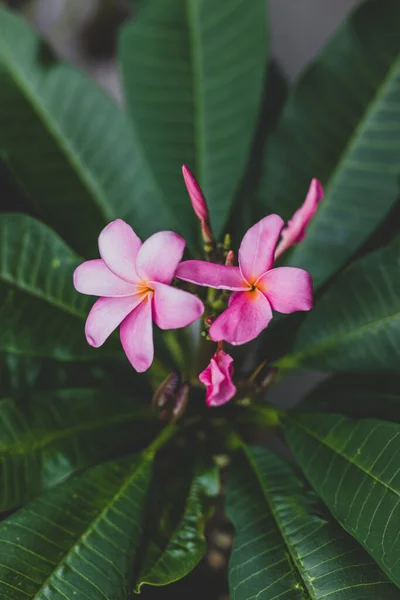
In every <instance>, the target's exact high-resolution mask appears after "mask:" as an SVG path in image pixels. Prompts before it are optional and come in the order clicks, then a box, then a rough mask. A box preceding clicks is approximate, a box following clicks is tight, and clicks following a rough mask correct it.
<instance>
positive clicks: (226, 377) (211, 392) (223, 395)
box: [199, 350, 236, 406]
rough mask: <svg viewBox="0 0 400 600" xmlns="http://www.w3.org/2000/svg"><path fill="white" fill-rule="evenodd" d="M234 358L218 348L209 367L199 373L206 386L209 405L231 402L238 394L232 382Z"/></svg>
mask: <svg viewBox="0 0 400 600" xmlns="http://www.w3.org/2000/svg"><path fill="white" fill-rule="evenodd" d="M232 375H233V358H232V356H230V355H229V354H227V353H226V352H224V351H223V350H218V351H217V352H216V353H215V354H214V356H213V357H212V359H211V361H210V364H209V365H208V367H207V368H206V369H205V370H204V371H203V372H202V373H200V375H199V379H200V381H201V383H203V384H204V385H205V386H206V388H207V392H206V403H207V405H208V406H221V405H222V404H225V403H226V402H229V400H231V399H232V398H233V397H234V395H235V394H236V387H235V385H234V384H233V382H232Z"/></svg>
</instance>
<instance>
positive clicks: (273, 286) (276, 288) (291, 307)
mask: <svg viewBox="0 0 400 600" xmlns="http://www.w3.org/2000/svg"><path fill="white" fill-rule="evenodd" d="M257 288H258V289H259V290H261V291H262V293H263V294H264V295H265V296H266V297H267V298H268V301H269V302H270V304H271V306H272V308H273V309H274V310H276V311H278V312H280V313H284V314H289V313H292V312H296V311H298V310H310V309H311V308H312V306H313V289H312V280H311V275H310V274H309V273H307V271H304V270H303V269H298V268H296V267H277V268H276V269H272V270H271V271H268V273H265V275H263V276H262V277H261V278H260V279H259V280H258V281H257Z"/></svg>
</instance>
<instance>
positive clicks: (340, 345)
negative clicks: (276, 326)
mask: <svg viewBox="0 0 400 600" xmlns="http://www.w3.org/2000/svg"><path fill="white" fill-rule="evenodd" d="M399 269H400V237H398V238H396V240H395V241H394V242H393V243H392V244H390V245H389V246H387V247H386V248H383V249H382V250H379V251H377V252H374V253H372V254H370V255H367V256H365V257H363V258H361V259H360V260H358V261H356V262H355V263H353V264H352V265H350V267H348V268H347V269H346V270H345V271H344V272H343V273H342V274H341V275H339V276H338V278H337V279H336V280H335V281H334V283H333V284H332V285H331V287H330V288H329V289H328V291H327V292H326V293H325V294H324V295H323V296H322V298H321V300H320V301H319V302H318V303H317V305H316V307H315V308H314V309H313V310H312V311H311V312H310V313H309V314H308V315H307V317H306V319H305V321H304V324H303V325H302V327H301V328H300V330H299V333H298V337H297V339H296V341H295V344H294V348H293V354H290V355H288V356H286V357H284V358H283V359H282V360H281V361H280V364H281V365H282V366H288V367H307V368H316V369H325V370H337V371H357V370H358V371H360V370H374V371H378V370H381V371H385V370H386V371H387V370H390V369H391V370H397V369H398V368H399V359H400V303H399V299H400V278H399Z"/></svg>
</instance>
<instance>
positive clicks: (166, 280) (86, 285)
mask: <svg viewBox="0 0 400 600" xmlns="http://www.w3.org/2000/svg"><path fill="white" fill-rule="evenodd" d="M184 248H185V240H184V239H183V238H181V237H180V236H179V235H177V234H176V233H173V232H172V231H160V232H158V233H155V234H154V235H152V236H151V237H149V238H148V239H147V240H146V241H145V242H144V243H142V242H141V240H140V239H139V238H138V236H137V235H136V233H135V232H134V231H133V229H132V228H131V227H130V226H129V225H128V224H127V223H125V222H124V221H122V220H121V219H117V220H116V221H113V222H112V223H110V224H109V225H107V227H106V228H105V229H103V231H102V232H101V233H100V236H99V251H100V256H101V258H100V259H97V260H88V261H87V262H84V263H82V264H81V265H80V266H79V267H78V268H77V269H76V270H75V273H74V285H75V288H76V289H77V290H78V292H81V293H82V294H89V295H92V296H101V297H100V298H99V300H97V301H96V302H95V304H94V305H93V308H92V309H91V311H90V313H89V316H88V318H87V321H86V327H85V334H86V339H87V341H88V343H89V344H90V345H91V346H94V347H95V348H98V347H99V346H101V345H102V344H104V342H105V341H106V339H107V338H108V337H109V336H110V335H111V333H112V332H113V331H114V329H116V328H117V327H118V326H119V325H121V328H120V337H121V343H122V347H123V349H124V351H125V353H126V355H127V357H128V359H129V360H130V362H131V363H132V366H133V367H134V369H136V371H138V372H143V371H146V370H147V369H148V368H149V367H150V365H151V363H152V362H153V358H154V346H153V325H152V321H154V322H155V323H156V325H158V327H160V329H176V328H179V327H186V325H189V324H190V323H192V322H193V321H195V320H196V319H197V318H198V317H200V316H201V315H202V314H203V311H204V306H203V303H202V302H201V300H199V299H198V298H197V297H196V296H194V295H193V294H189V293H188V292H184V291H182V290H178V289H176V288H174V287H172V286H171V285H170V283H171V282H172V279H173V278H174V275H175V271H176V268H177V266H178V264H179V262H180V260H181V258H182V254H183V251H184Z"/></svg>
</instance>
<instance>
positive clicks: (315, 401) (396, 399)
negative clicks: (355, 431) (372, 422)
mask: <svg viewBox="0 0 400 600" xmlns="http://www.w3.org/2000/svg"><path fill="white" fill-rule="evenodd" d="M298 410H300V411H311V412H330V413H340V414H343V415H346V416H348V417H358V418H360V417H361V418H372V419H383V420H385V421H395V422H396V423H398V422H400V376H399V375H398V374H397V373H384V374H374V373H372V374H371V373H356V374H354V373H340V374H339V375H334V376H333V377H329V378H328V379H327V380H325V381H324V382H323V383H321V384H320V385H318V386H317V387H316V388H315V389H314V390H313V391H312V392H311V394H309V395H308V396H307V397H306V398H304V400H302V402H301V403H300V405H299V407H298Z"/></svg>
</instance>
